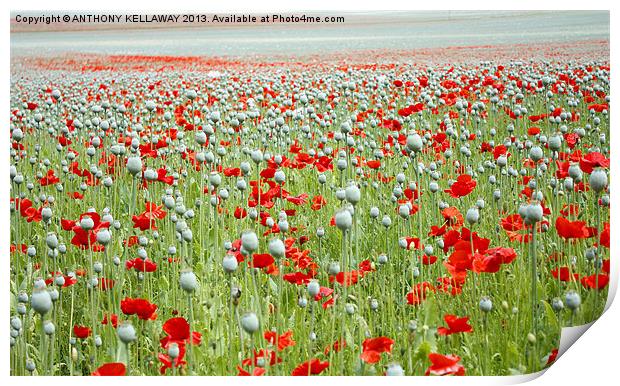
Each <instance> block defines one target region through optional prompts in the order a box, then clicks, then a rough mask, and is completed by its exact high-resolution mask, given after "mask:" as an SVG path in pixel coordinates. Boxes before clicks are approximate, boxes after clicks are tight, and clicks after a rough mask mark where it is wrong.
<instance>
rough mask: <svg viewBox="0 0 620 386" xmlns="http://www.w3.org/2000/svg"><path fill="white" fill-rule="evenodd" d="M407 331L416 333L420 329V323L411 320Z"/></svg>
mask: <svg viewBox="0 0 620 386" xmlns="http://www.w3.org/2000/svg"><path fill="white" fill-rule="evenodd" d="M407 329H408V330H409V332H416V330H417V329H418V322H417V321H415V320H410V321H409V323H407Z"/></svg>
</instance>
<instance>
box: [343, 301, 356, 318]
mask: <svg viewBox="0 0 620 386" xmlns="http://www.w3.org/2000/svg"><path fill="white" fill-rule="evenodd" d="M344 310H345V312H346V313H347V315H353V314H354V313H355V306H354V305H353V304H351V303H347V304H345V306H344Z"/></svg>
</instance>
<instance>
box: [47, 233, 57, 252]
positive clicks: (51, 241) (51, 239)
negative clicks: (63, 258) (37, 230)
mask: <svg viewBox="0 0 620 386" xmlns="http://www.w3.org/2000/svg"><path fill="white" fill-rule="evenodd" d="M45 243H46V244H47V246H48V248H51V249H56V248H57V247H58V237H57V236H56V234H55V233H48V234H47V237H46V238H45Z"/></svg>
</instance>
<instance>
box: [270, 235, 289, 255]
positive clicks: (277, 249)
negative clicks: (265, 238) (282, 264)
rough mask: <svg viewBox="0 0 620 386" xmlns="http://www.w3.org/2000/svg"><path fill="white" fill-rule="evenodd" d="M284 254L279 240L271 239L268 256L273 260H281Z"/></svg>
mask: <svg viewBox="0 0 620 386" xmlns="http://www.w3.org/2000/svg"><path fill="white" fill-rule="evenodd" d="M285 252H286V247H285V246H284V243H283V242H282V240H280V239H272V240H271V241H269V254H270V255H271V256H273V257H275V258H279V259H280V258H282V257H284V254H285Z"/></svg>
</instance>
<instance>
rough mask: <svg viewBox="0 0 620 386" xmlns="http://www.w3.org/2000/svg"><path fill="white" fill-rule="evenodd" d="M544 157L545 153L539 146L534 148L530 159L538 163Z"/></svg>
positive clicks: (531, 150)
mask: <svg viewBox="0 0 620 386" xmlns="http://www.w3.org/2000/svg"><path fill="white" fill-rule="evenodd" d="M542 157H543V151H542V149H541V148H540V147H539V146H534V147H532V148H531V149H530V158H531V159H532V161H534V162H538V161H540V160H541V159H542Z"/></svg>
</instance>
